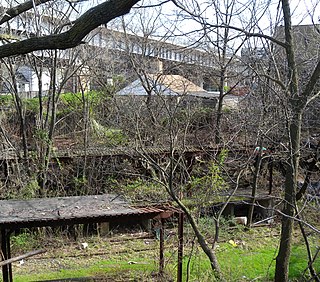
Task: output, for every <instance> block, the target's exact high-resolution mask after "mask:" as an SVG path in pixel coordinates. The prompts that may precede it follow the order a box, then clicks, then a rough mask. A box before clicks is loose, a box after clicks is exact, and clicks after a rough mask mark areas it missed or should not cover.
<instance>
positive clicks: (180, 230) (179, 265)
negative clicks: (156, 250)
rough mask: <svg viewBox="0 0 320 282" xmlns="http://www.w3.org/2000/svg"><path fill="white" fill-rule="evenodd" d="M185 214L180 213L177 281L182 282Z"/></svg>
mask: <svg viewBox="0 0 320 282" xmlns="http://www.w3.org/2000/svg"><path fill="white" fill-rule="evenodd" d="M183 216H184V214H183V213H182V212H181V213H179V221H178V240H179V242H178V244H179V245H178V273H177V282H182V258H183Z"/></svg>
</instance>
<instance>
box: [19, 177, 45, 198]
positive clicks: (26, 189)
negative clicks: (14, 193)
mask: <svg viewBox="0 0 320 282" xmlns="http://www.w3.org/2000/svg"><path fill="white" fill-rule="evenodd" d="M39 190H40V187H39V185H38V182H37V180H35V179H34V180H31V181H29V182H28V183H27V185H25V186H23V187H22V188H21V190H20V191H19V198H21V199H31V198H34V197H36V195H37V194H38V191H39Z"/></svg>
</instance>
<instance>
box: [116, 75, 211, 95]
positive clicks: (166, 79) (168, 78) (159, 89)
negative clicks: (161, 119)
mask: <svg viewBox="0 0 320 282" xmlns="http://www.w3.org/2000/svg"><path fill="white" fill-rule="evenodd" d="M145 87H146V88H147V89H150V90H151V91H152V94H153V95H159V94H161V95H167V96H181V95H194V96H210V94H209V93H208V92H207V91H206V90H204V89H203V88H201V87H199V86H197V85H196V84H194V83H193V82H191V81H190V80H188V79H186V78H185V77H183V76H181V75H173V74H170V75H156V74H149V75H148V76H147V78H144V79H142V80H140V79H137V80H135V81H133V82H132V83H130V84H129V85H128V86H126V87H125V88H123V89H121V90H120V91H119V92H118V93H117V94H118V95H135V96H145V95H147V91H146V88H145Z"/></svg>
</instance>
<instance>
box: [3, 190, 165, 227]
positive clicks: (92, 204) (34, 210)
mask: <svg viewBox="0 0 320 282" xmlns="http://www.w3.org/2000/svg"><path fill="white" fill-rule="evenodd" d="M166 210H167V208H165V209H164V208H161V207H159V206H144V207H134V206H131V205H130V204H129V203H128V202H126V201H125V200H124V199H123V198H122V197H119V196H118V195H115V194H104V195H93V196H75V197H58V198H39V199H30V200H2V201H0V227H1V226H5V227H6V228H8V227H19V228H22V227H28V226H30V225H32V226H45V225H51V223H55V222H65V221H68V222H70V224H72V221H77V222H81V220H88V219H93V220H97V219H100V220H102V219H103V220H104V221H108V220H111V219H115V218H119V217H134V216H136V217H139V216H142V215H143V216H146V217H149V218H153V217H154V216H156V215H158V214H161V213H162V212H164V211H166Z"/></svg>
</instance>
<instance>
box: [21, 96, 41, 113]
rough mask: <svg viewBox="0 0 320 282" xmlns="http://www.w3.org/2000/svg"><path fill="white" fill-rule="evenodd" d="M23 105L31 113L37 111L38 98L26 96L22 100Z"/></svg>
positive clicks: (38, 106) (38, 108) (38, 107)
mask: <svg viewBox="0 0 320 282" xmlns="http://www.w3.org/2000/svg"><path fill="white" fill-rule="evenodd" d="M22 102H23V105H24V106H25V107H26V109H27V110H28V111H30V112H32V113H38V112H39V110H40V105H39V99H38V98H28V99H23V100H22Z"/></svg>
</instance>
